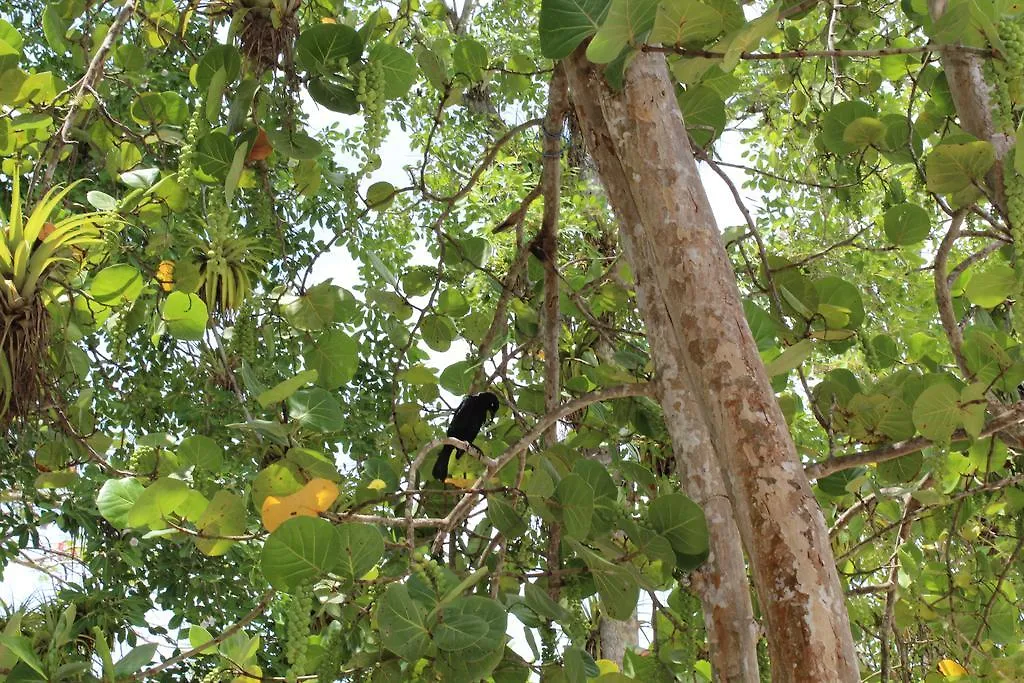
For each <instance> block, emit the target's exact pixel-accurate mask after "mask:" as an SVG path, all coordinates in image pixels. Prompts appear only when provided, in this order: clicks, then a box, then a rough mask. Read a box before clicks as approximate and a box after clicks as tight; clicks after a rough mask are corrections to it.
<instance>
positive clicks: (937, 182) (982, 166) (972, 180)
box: [924, 140, 996, 194]
mask: <svg viewBox="0 0 1024 683" xmlns="http://www.w3.org/2000/svg"><path fill="white" fill-rule="evenodd" d="M995 160H996V154H995V150H994V149H993V148H992V144H991V143H989V142H985V141H982V140H976V141H974V142H968V143H966V144H962V145H955V144H948V145H939V146H938V147H936V148H935V149H933V150H932V151H931V152H930V153H929V154H928V156H927V158H926V159H925V162H924V172H925V178H926V179H927V181H928V189H929V190H930V191H932V192H937V193H939V194H953V193H955V192H960V191H962V190H966V189H968V188H971V187H972V186H973V185H974V184H976V183H977V184H980V183H983V182H984V180H985V174H986V173H988V170H989V169H990V168H992V164H994V163H995Z"/></svg>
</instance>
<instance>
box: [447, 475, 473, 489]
mask: <svg viewBox="0 0 1024 683" xmlns="http://www.w3.org/2000/svg"><path fill="white" fill-rule="evenodd" d="M444 482H445V483H446V484H451V485H452V486H455V487H457V488H460V489H468V488H472V487H473V484H475V483H476V478H475V477H474V478H473V479H468V478H466V477H448V478H447V479H445V480H444Z"/></svg>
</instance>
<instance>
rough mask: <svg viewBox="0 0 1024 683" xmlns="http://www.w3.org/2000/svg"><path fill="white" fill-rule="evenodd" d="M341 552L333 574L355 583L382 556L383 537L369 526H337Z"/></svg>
mask: <svg viewBox="0 0 1024 683" xmlns="http://www.w3.org/2000/svg"><path fill="white" fill-rule="evenodd" d="M337 533H338V539H339V541H340V543H341V550H340V552H339V554H338V562H337V566H336V567H335V569H334V572H335V573H337V574H340V575H341V576H343V577H345V578H346V579H348V580H349V581H355V580H357V579H359V578H360V577H362V576H364V575H365V574H366V573H367V572H368V571H370V570H371V569H373V567H374V566H375V565H376V564H377V562H378V561H379V560H380V558H381V557H382V556H383V555H384V537H383V536H381V535H380V532H379V531H378V530H377V529H376V527H372V526H370V525H369V524H356V523H352V524H339V525H338V528H337Z"/></svg>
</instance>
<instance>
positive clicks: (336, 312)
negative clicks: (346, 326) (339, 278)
mask: <svg viewBox="0 0 1024 683" xmlns="http://www.w3.org/2000/svg"><path fill="white" fill-rule="evenodd" d="M280 302H281V313H282V314H283V315H284V317H285V319H286V320H287V321H288V323H289V324H290V325H291V326H292V327H294V328H295V329H297V330H303V331H316V330H320V329H323V328H324V327H327V326H328V325H332V324H335V323H345V322H351V321H352V320H353V319H354V317H355V313H356V310H357V308H356V307H357V304H356V301H355V299H354V297H353V296H352V294H351V293H349V291H348V290H346V289H344V288H342V287H338V286H337V285H334V284H331V282H330V281H326V282H321V283H320V284H318V285H315V286H313V287H310V288H309V289H308V290H306V293H305V294H302V295H299V296H296V295H293V294H285V295H283V296H282V297H281V299H280Z"/></svg>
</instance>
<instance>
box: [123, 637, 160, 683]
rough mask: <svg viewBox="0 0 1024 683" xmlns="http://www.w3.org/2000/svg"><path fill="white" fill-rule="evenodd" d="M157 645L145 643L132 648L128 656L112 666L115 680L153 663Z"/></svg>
mask: <svg viewBox="0 0 1024 683" xmlns="http://www.w3.org/2000/svg"><path fill="white" fill-rule="evenodd" d="M157 647H158V644H157V643H146V644H144V645H139V646H138V647H133V648H132V649H131V650H130V651H129V652H128V654H126V655H125V656H124V657H122V658H121V659H120V661H118V662H117V663H115V664H114V675H115V676H116V677H117V678H121V677H122V676H130V675H131V674H133V673H135V672H136V671H138V670H140V669H141V668H142V667H144V666H146V665H147V664H149V663H150V662H152V661H153V657H155V656H156V649H157Z"/></svg>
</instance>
